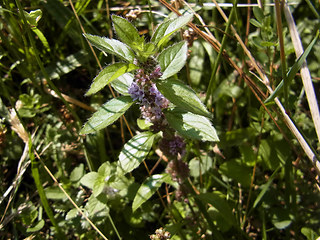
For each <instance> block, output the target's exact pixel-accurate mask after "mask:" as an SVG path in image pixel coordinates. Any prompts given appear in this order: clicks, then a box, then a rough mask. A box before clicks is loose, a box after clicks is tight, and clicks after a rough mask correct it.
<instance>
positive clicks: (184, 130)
mask: <svg viewBox="0 0 320 240" xmlns="http://www.w3.org/2000/svg"><path fill="white" fill-rule="evenodd" d="M165 116H166V119H167V120H168V122H169V125H170V126H171V127H172V128H174V129H175V130H177V131H178V132H179V133H180V134H181V135H182V136H184V137H186V138H191V139H197V140H201V141H212V142H216V141H219V138H218V135H217V133H216V130H215V129H214V127H213V126H212V124H211V122H210V120H209V119H208V118H206V117H204V116H200V115H197V114H194V113H191V112H185V111H183V110H181V109H178V108H175V109H169V110H167V111H165Z"/></svg>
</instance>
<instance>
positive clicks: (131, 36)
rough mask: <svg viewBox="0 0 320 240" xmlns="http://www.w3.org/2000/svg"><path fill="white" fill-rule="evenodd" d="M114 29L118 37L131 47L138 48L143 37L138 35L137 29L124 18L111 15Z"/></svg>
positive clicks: (141, 43) (142, 41)
mask: <svg viewBox="0 0 320 240" xmlns="http://www.w3.org/2000/svg"><path fill="white" fill-rule="evenodd" d="M111 18H112V22H113V27H114V30H115V32H116V34H117V36H118V38H119V39H120V40H121V41H122V42H123V43H125V44H127V45H128V46H129V47H131V48H133V49H140V48H141V47H142V46H143V43H144V39H143V38H142V37H140V35H139V32H138V31H137V29H136V28H135V27H134V26H133V25H132V24H131V23H130V22H129V21H128V20H127V19H125V18H122V17H119V16H117V15H112V17H111Z"/></svg>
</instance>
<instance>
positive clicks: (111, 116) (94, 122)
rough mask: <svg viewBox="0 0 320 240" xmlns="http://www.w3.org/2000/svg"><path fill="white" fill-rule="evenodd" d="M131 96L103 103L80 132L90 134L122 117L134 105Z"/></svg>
mask: <svg viewBox="0 0 320 240" xmlns="http://www.w3.org/2000/svg"><path fill="white" fill-rule="evenodd" d="M132 103H133V101H132V98H131V97H130V96H121V97H118V98H113V99H112V100H110V101H109V102H107V103H105V104H104V105H102V106H101V107H100V108H99V109H98V111H97V112H95V113H94V114H93V115H92V117H91V118H90V119H89V120H88V121H87V122H86V123H85V125H84V126H83V128H82V129H81V131H80V134H88V133H93V132H95V131H98V130H100V129H103V128H105V127H107V126H109V125H110V124H112V123H113V122H114V121H116V120H117V119H118V118H119V117H121V116H122V115H123V114H124V113H125V112H126V111H127V110H128V109H129V107H130V106H131V105H132Z"/></svg>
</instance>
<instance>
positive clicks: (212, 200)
mask: <svg viewBox="0 0 320 240" xmlns="http://www.w3.org/2000/svg"><path fill="white" fill-rule="evenodd" d="M197 198H198V199H200V200H201V201H202V202H203V203H205V204H208V203H209V204H211V205H212V206H213V207H214V208H215V209H217V210H218V211H219V213H220V214H221V215H222V217H223V218H224V219H225V220H226V221H227V222H229V223H231V224H232V225H234V226H236V225H237V221H236V219H235V217H234V215H233V214H232V209H231V208H230V206H229V204H228V201H227V200H226V198H225V196H224V195H223V194H222V193H220V192H218V191H217V192H212V193H201V194H200V195H198V196H197Z"/></svg>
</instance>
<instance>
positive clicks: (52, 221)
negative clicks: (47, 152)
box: [29, 136, 66, 239]
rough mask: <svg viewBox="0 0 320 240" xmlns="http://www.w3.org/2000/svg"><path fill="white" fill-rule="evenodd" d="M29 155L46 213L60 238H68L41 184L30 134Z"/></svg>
mask: <svg viewBox="0 0 320 240" xmlns="http://www.w3.org/2000/svg"><path fill="white" fill-rule="evenodd" d="M29 157H30V160H31V171H32V176H33V179H34V182H35V184H36V187H37V190H38V193H39V196H40V200H41V203H42V206H43V208H44V210H45V211H46V214H47V215H48V217H49V219H50V221H51V223H52V225H53V226H54V228H55V229H56V231H57V235H58V239H66V236H64V234H63V233H62V232H61V229H60V228H59V226H58V224H57V222H56V220H55V218H54V215H53V212H52V209H51V208H50V205H49V202H48V199H47V197H46V195H45V192H44V189H43V186H42V184H41V180H40V173H39V162H38V161H36V159H35V157H34V153H33V145H32V139H31V136H29Z"/></svg>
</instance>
